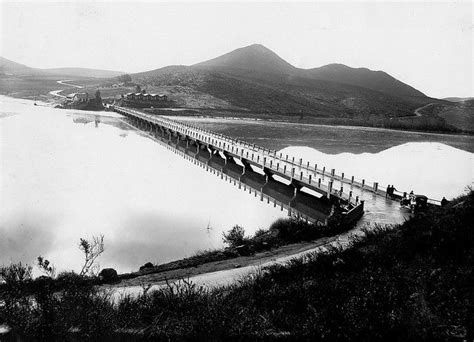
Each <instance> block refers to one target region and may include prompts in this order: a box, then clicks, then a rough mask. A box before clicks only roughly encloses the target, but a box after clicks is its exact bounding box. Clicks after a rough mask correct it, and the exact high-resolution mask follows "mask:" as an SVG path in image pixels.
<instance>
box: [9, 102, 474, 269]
mask: <svg viewBox="0 0 474 342" xmlns="http://www.w3.org/2000/svg"><path fill="white" fill-rule="evenodd" d="M187 120H189V119H187ZM192 120H193V121H194V123H198V124H199V125H203V126H206V127H207V128H209V127H208V126H209V125H212V127H216V130H217V131H219V130H220V131H225V132H227V134H229V135H234V136H235V137H239V138H243V139H244V140H250V141H254V142H257V143H259V144H261V145H264V146H265V147H269V148H275V147H277V148H278V149H280V148H281V149H283V150H282V152H283V153H286V154H290V155H294V156H295V157H298V158H299V157H303V158H304V159H305V160H310V161H313V160H314V161H317V162H318V163H320V165H323V163H324V164H326V163H327V167H330V166H331V165H332V167H336V168H337V169H341V168H343V169H344V171H346V173H348V172H352V173H354V175H361V176H365V177H367V179H371V180H379V181H380V182H381V183H384V182H386V183H385V184H388V183H389V182H391V183H394V184H395V185H396V186H397V188H398V189H400V190H401V189H402V188H407V189H410V188H414V189H415V190H416V191H419V192H423V193H426V194H429V195H430V196H431V197H435V198H440V196H447V197H453V196H456V195H458V194H460V193H462V192H463V191H464V189H465V187H466V186H467V185H469V184H472V182H473V176H472V175H473V172H472V167H473V153H471V152H470V151H472V150H471V149H470V148H468V147H469V146H471V144H472V138H471V137H460V136H442V137H438V140H436V139H437V138H436V137H437V136H438V135H434V136H435V137H431V136H428V138H426V139H427V140H429V141H423V142H420V141H419V140H417V139H416V138H413V136H412V135H410V134H405V135H403V134H402V135H403V137H405V140H403V139H402V138H400V132H393V131H382V132H381V131H377V130H372V129H370V130H368V131H369V132H373V133H367V134H369V135H370V134H376V135H377V136H379V137H380V138H378V139H375V138H373V139H372V138H371V139H367V140H366V144H365V145H364V139H363V138H361V134H362V133H361V132H360V131H359V130H355V129H350V128H348V129H345V128H335V127H332V128H330V130H331V131H333V133H328V130H329V129H328V128H327V127H320V126H313V127H304V128H295V127H293V128H292V129H291V130H288V129H287V127H288V126H284V127H283V128H282V127H281V125H280V124H272V123H260V122H253V123H252V122H237V123H236V122H229V121H228V120H214V121H212V122H211V123H209V122H208V121H209V120H200V121H196V120H197V119H192ZM275 127H277V128H275ZM301 129H303V130H304V131H305V132H306V133H305V134H302V133H301V132H300V131H299V130H301ZM282 131H284V132H285V133H284V134H283V133H282V136H281V137H279V136H278V132H282ZM268 132H272V133H271V134H270V135H269V133H268ZM298 132H299V133H298ZM402 133H403V132H402ZM0 134H1V139H0V161H1V169H0V171H1V172H0V191H1V195H0V208H1V212H0V264H7V263H9V262H12V261H13V262H16V261H19V260H21V261H23V262H28V263H34V262H35V259H36V257H37V256H39V255H42V256H44V257H46V258H47V259H49V260H50V261H52V262H53V263H54V264H55V265H56V266H57V268H58V269H59V270H67V269H74V270H76V271H78V270H79V268H80V265H81V258H82V255H81V252H80V251H79V249H78V248H77V245H78V242H79V238H81V237H85V238H88V237H91V236H92V235H98V234H104V236H105V248H106V250H105V253H104V254H103V256H102V257H101V259H100V264H101V267H113V268H116V269H117V270H118V271H119V272H129V271H133V270H137V269H138V267H139V266H141V265H143V264H144V263H145V262H147V261H151V262H153V263H163V262H167V261H170V260H174V259H177V258H182V257H186V256H191V255H192V254H194V253H195V252H196V251H199V250H205V249H211V248H218V247H221V246H222V233H223V232H225V231H227V230H229V229H230V228H232V226H234V225H236V224H238V225H241V226H243V227H244V228H245V229H246V232H247V233H248V234H252V233H253V232H254V231H255V230H256V229H258V228H268V226H269V225H270V224H271V223H272V222H273V221H275V220H276V219H278V218H280V217H286V212H282V211H280V210H279V209H277V208H274V207H273V206H272V205H268V204H266V203H264V202H261V201H260V200H259V199H258V198H255V197H254V195H253V194H252V195H249V194H248V192H247V193H246V192H244V191H242V190H239V189H238V187H236V186H234V185H232V184H230V183H228V182H225V181H223V180H221V179H220V177H216V176H215V175H214V174H212V173H210V172H207V171H205V170H204V169H202V168H200V167H197V166H195V165H194V164H192V163H190V162H189V161H187V160H185V159H183V158H182V157H180V156H178V155H176V154H174V153H173V152H172V151H170V150H168V149H166V148H164V147H163V146H161V145H160V144H158V143H156V142H155V141H153V140H151V139H150V138H148V137H146V136H145V135H144V134H143V133H141V132H139V131H136V130H134V129H131V128H130V127H129V126H128V125H126V124H125V123H124V122H123V121H122V119H121V116H120V115H117V114H115V113H108V112H100V113H97V112H82V111H74V110H61V109H53V108H51V107H47V106H33V102H31V101H27V100H19V99H12V98H8V97H0ZM292 134H294V136H292ZM322 134H326V136H327V135H328V134H333V135H334V136H333V138H332V139H330V140H325V139H322V138H320V136H321V135H322ZM415 135H420V134H418V133H415ZM421 135H422V134H421ZM289 136H292V137H289ZM252 137H253V138H252ZM287 138H288V139H289V140H288V141H289V142H290V145H288V143H287V142H285V141H286V139H287ZM441 139H442V140H441ZM355 140H356V141H358V143H357V151H354V150H353V148H354V141H355ZM453 146H454V147H453ZM466 146H467V147H466ZM457 147H459V148H457ZM354 152H357V153H354ZM400 170H401V171H400ZM397 210H398V209H397Z"/></svg>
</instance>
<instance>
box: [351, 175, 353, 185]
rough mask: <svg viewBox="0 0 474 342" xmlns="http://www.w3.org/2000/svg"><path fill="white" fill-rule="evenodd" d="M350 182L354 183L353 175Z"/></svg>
mask: <svg viewBox="0 0 474 342" xmlns="http://www.w3.org/2000/svg"><path fill="white" fill-rule="evenodd" d="M351 184H354V176H352V178H351Z"/></svg>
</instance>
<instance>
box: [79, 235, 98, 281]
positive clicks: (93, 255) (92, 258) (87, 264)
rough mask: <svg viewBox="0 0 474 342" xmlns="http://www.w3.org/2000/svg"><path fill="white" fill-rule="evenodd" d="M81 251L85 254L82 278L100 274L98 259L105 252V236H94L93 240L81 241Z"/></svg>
mask: <svg viewBox="0 0 474 342" xmlns="http://www.w3.org/2000/svg"><path fill="white" fill-rule="evenodd" d="M79 249H80V250H81V251H83V252H84V258H85V260H84V265H83V266H82V269H81V273H79V275H80V276H86V275H93V274H95V273H97V272H98V269H99V265H98V264H97V263H96V259H97V258H98V257H99V256H100V255H101V254H102V253H103V252H104V235H100V236H93V237H92V239H91V240H86V239H82V238H81V239H80V242H79Z"/></svg>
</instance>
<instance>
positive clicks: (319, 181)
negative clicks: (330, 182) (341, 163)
mask: <svg viewBox="0 0 474 342" xmlns="http://www.w3.org/2000/svg"><path fill="white" fill-rule="evenodd" d="M320 187H321V178H319V179H318V188H320Z"/></svg>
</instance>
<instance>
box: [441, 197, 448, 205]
mask: <svg viewBox="0 0 474 342" xmlns="http://www.w3.org/2000/svg"><path fill="white" fill-rule="evenodd" d="M446 204H448V200H447V199H446V197H443V199H442V200H441V206H442V207H445V206H446Z"/></svg>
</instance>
